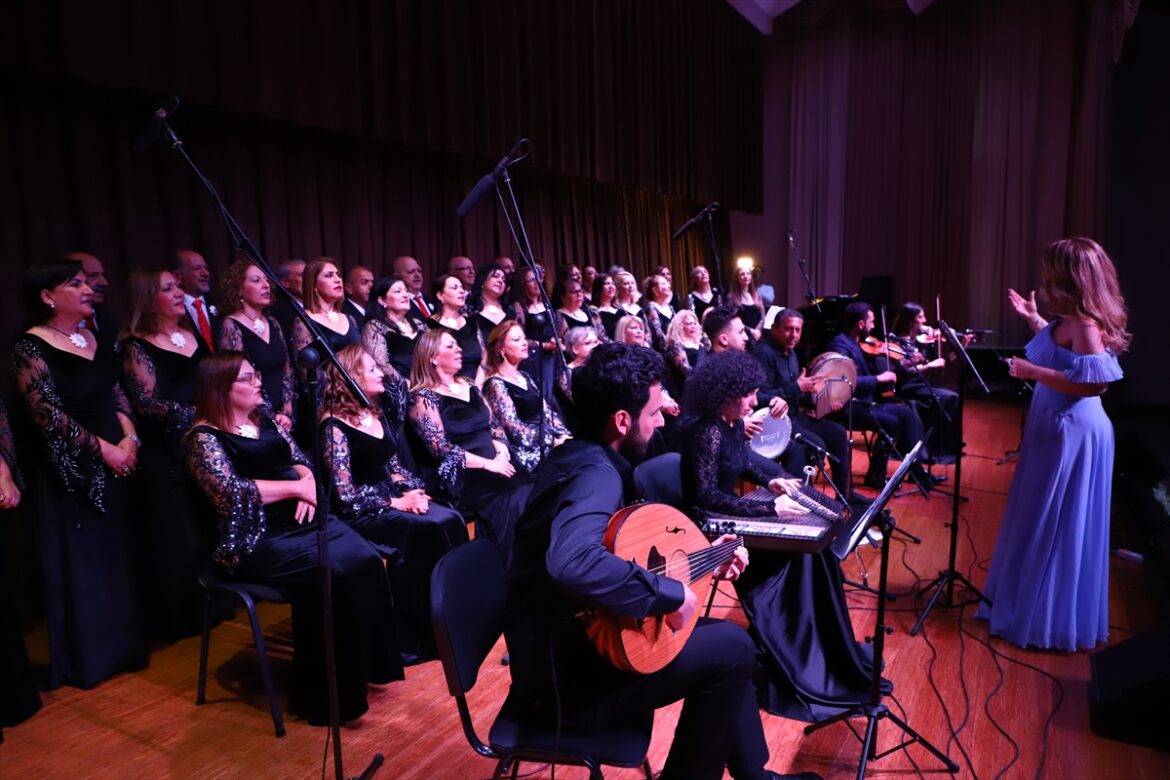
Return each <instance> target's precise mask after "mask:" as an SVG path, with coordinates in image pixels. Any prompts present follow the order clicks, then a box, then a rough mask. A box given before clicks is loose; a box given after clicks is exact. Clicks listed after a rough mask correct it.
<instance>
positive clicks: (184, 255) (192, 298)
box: [174, 249, 222, 352]
mask: <svg viewBox="0 0 1170 780" xmlns="http://www.w3.org/2000/svg"><path fill="white" fill-rule="evenodd" d="M174 267H175V273H176V274H178V276H179V282H180V283H181V284H182V285H183V304H184V305H185V306H186V307H187V314H189V315H190V316H191V321H192V322H194V323H195V332H196V333H198V334H199V338H201V339H202V340H203V343H204V344H205V345H206V346H207V348H208V349H209V350H211V351H212V352H214V351H215V343H216V341H217V337H218V335H219V326H220V323H221V322H222V320H221V319H220V317H219V310H218V309H216V308H215V306H214V305H213V304H212V303H211V301H209V300H208V299H207V294H208V293H209V292H211V269H209V268H208V267H207V261H206V260H204V259H203V255H201V254H199V253H198V252H196V251H195V250H194V249H180V250H179V251H177V252H175V263H174Z"/></svg>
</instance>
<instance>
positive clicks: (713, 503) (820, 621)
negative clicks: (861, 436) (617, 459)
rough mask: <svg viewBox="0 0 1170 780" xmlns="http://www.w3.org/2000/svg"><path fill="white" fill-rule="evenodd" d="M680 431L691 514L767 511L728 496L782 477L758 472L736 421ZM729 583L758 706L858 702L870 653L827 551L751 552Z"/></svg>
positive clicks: (813, 713)
mask: <svg viewBox="0 0 1170 780" xmlns="http://www.w3.org/2000/svg"><path fill="white" fill-rule="evenodd" d="M684 431H685V434H684V438H683V439H682V441H683V442H684V446H683V447H682V488H683V497H684V500H685V501H686V503H687V504H688V505H689V506H690V507H692V508H693V510H694V512H695V513H696V515H700V514H703V513H706V512H713V513H718V514H726V515H733V516H740V517H768V516H772V515H774V514H775V509H774V508H773V505H772V502H757V501H750V500H747V499H743V498H740V497H738V496H737V495H736V492H735V482H736V480H737V479H740V478H743V479H747V480H749V481H751V482H755V483H757V484H766V483H767V481H768V480H769V479H771V478H774V477H777V476H784V475H783V474H782V473H781V472H780V470H779V468H777V470H776V472H775V473H772V474H768V473H764V472H763V471H762V470H761V469H760V467H759V465H758V464H759V461H756V460H753V459H751V458H750V457H749V455H748V453H749V450H748V447H747V443H746V440H745V438H744V433H743V422H742V421H739V422H737V423H736V424H735V425H734V426H730V425H727V424H726V423H724V422H722V421H714V420H708V421H704V422H699V423H690V424H688V425H687V426H686V427H685V428H684ZM735 590H736V592H737V593H738V595H739V599H740V603H741V604H742V605H743V608H744V612H745V613H747V616H748V621H749V632H750V633H751V635H752V637H753V638H754V639H755V640H756V646H757V647H758V648H759V650H760V655H759V658H758V660H757V667H756V691H757V694H758V696H759V699H760V706H761V707H763V708H764V709H766V710H768V712H771V713H773V714H775V715H780V716H781V717H785V718H793V719H795V720H804V721H810V722H811V721H816V720H821V719H822V718H827V717H830V716H832V715H836V714H838V713H840V712H841V711H842V710H843V709H844V708H847V707H851V706H853V705H855V704H857V703H859V702H865V701H868V698H869V690H870V670H871V668H872V667H871V664H870V657H871V656H870V655H869V654H868V653H866V652H865V651H864V650H863V649H862V646H861V645H860V644H859V643H858V642H857V641H856V639H855V638H854V635H853V626H852V623H851V622H850V620H849V610H848V608H847V606H846V603H845V592H844V589H843V587H842V576H841V566H840V564H839V563H838V561H837V558H836V557H835V556H834V555H833V554H832V553H831V552H830V551H828V550H826V551H825V552H823V553H821V554H819V555H814V554H801V553H781V552H774V551H771V550H763V549H756V550H752V554H751V565H750V566H748V567H747V570H746V571H744V573H743V576H742V577H740V578H739V580H737V581H736V583H735ZM886 690H887V691H888V690H890V688H889V686H888V684H887V685H886Z"/></svg>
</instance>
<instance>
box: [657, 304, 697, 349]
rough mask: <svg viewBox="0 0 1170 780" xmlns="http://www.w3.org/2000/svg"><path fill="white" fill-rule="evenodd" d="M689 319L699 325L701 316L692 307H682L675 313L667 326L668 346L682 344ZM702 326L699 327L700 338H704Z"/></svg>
mask: <svg viewBox="0 0 1170 780" xmlns="http://www.w3.org/2000/svg"><path fill="white" fill-rule="evenodd" d="M687 320H694V321H695V325H699V318H698V317H696V316H695V313H694V312H693V311H691V310H690V309H682V310H681V311H679V312H678V314H675V315H674V317H673V318H672V319H671V321H670V325H669V326H668V327H667V328H666V346H668V347H672V346H674V345H675V344H681V343H682V342H683V339H684V338H685V336H684V333H683V330H684V329H685V328H686V324H687ZM702 335H703V331H702V327H701V326H700V328H699V340H701V339H702Z"/></svg>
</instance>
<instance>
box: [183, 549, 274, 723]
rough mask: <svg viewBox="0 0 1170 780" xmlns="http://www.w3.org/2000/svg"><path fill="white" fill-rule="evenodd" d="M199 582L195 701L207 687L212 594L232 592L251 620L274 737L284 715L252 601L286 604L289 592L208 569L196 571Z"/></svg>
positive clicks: (213, 619)
mask: <svg viewBox="0 0 1170 780" xmlns="http://www.w3.org/2000/svg"><path fill="white" fill-rule="evenodd" d="M199 584H200V585H202V586H203V596H204V602H203V639H202V641H201V643H200V645H199V690H198V692H197V693H196V694H195V703H196V704H197V705H198V704H203V703H204V702H205V701H206V700H207V698H206V696H205V692H206V688H207V650H208V646H209V645H210V644H211V629H212V628H213V627H214V625H215V623H216V615H215V608H216V602H217V599H216V596H217V595H218V594H226V595H228V596H232V597H234V598H236V599H239V601H240V602H241V603H242V604H243V605H244V609H246V610H248V620H250V621H251V623H252V641H253V642H254V643H255V645H256V655H258V656H259V658H260V676H261V677H263V679H264V690H265V692H267V694H268V708H269V710H270V711H271V712H272V727H273V729H274V730H275V731H276V736H277V737H283V736H284V718H283V717H282V716H281V714H280V702H279V701H278V700H277V698H276V686H275V685H273V683H272V670H271V669H269V667H268V651H267V650H265V648H264V632H263V631H261V630H260V619H259V618H258V617H257V616H256V603H257V602H261V601H271V602H274V603H277V604H287V603H288V602H289V595H288V593H287V592H286V591H284V590H283V589H281V588H276V587H272V586H270V585H260V584H257V583H253V582H232V581H230V580H220V579H218V578H216V576H215V574H214V573H213V572H211V571H208V572H204V573H202V574H200V575H199Z"/></svg>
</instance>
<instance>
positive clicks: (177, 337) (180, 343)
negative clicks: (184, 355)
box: [171, 330, 187, 349]
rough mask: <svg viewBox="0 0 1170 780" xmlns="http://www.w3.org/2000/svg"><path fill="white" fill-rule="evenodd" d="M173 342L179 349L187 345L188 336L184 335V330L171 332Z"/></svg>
mask: <svg viewBox="0 0 1170 780" xmlns="http://www.w3.org/2000/svg"><path fill="white" fill-rule="evenodd" d="M171 343H172V344H174V345H175V346H176V347H178V348H179V349H183V348H184V347H186V346H187V337H186V336H184V335H183V331H181V330H176V331H175V332H174V333H172V334H171Z"/></svg>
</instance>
